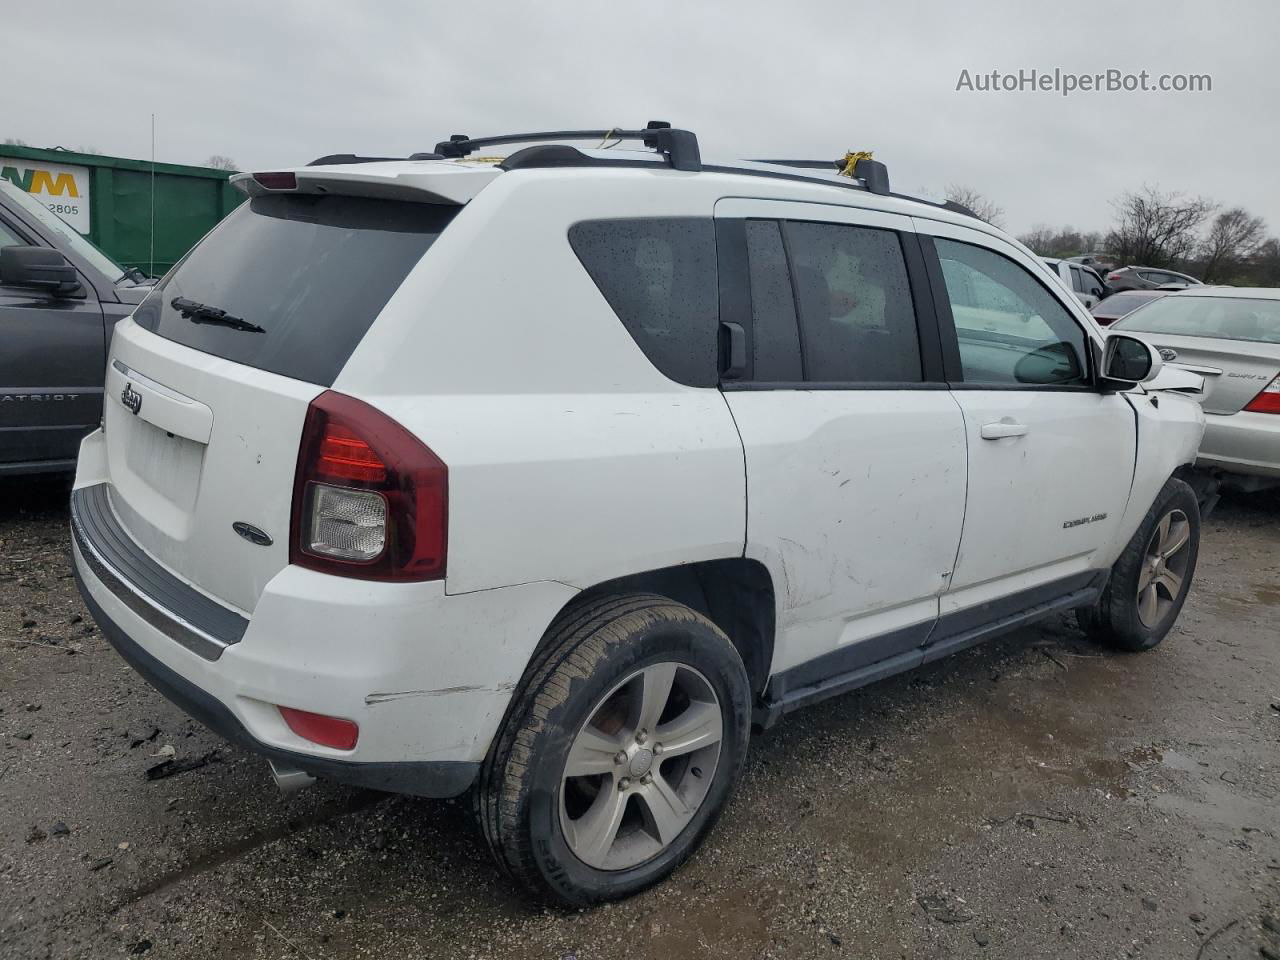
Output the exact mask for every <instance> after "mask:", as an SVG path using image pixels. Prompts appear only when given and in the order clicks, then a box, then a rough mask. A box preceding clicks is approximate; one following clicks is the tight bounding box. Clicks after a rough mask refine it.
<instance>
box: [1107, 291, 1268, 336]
mask: <svg viewBox="0 0 1280 960" xmlns="http://www.w3.org/2000/svg"><path fill="white" fill-rule="evenodd" d="M1111 329H1112V330H1135V331H1138V332H1139V333H1163V334H1166V335H1168V336H1180V337H1215V338H1219V339H1222V340H1248V341H1251V342H1253V343H1280V300H1263V299H1255V298H1251V297H1186V296H1180V297H1179V296H1174V297H1165V298H1164V299H1163V300H1161V301H1160V302H1159V303H1153V304H1151V306H1149V307H1143V308H1142V310H1140V311H1138V312H1137V313H1133V314H1130V315H1129V316H1127V317H1125V318H1124V319H1123V320H1121V321H1120V322H1118V323H1116V324H1114V325H1113V326H1112V327H1111Z"/></svg>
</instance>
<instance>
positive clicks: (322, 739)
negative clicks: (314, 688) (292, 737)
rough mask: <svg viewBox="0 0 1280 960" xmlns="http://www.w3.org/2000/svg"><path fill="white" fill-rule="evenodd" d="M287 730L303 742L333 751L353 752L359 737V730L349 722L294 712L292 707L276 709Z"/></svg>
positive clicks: (339, 718) (303, 711)
mask: <svg viewBox="0 0 1280 960" xmlns="http://www.w3.org/2000/svg"><path fill="white" fill-rule="evenodd" d="M276 709H277V710H279V711H280V716H282V717H284V722H285V723H287V724H288V725H289V729H290V730H292V731H293V732H294V733H296V734H297V735H298V736H300V737H301V738H302V739H303V740H310V741H311V742H312V743H318V744H320V745H321V746H322V747H333V749H335V750H354V749H355V747H356V740H358V739H359V737H360V728H359V727H358V726H356V725H355V723H353V722H352V721H350V720H343V719H342V718H341V717H329V716H325V714H323V713H311V712H310V711H307V710H295V709H294V708H293V707H276Z"/></svg>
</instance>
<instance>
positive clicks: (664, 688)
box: [560, 661, 724, 870]
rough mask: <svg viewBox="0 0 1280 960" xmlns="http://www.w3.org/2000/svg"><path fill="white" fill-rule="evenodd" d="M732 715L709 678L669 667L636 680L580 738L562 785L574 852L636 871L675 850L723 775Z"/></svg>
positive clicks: (563, 821) (627, 682)
mask: <svg viewBox="0 0 1280 960" xmlns="http://www.w3.org/2000/svg"><path fill="white" fill-rule="evenodd" d="M723 736H724V718H723V716H722V713H721V708H720V703H719V700H718V699H717V697H716V694H715V690H714V689H713V688H712V686H711V684H710V683H709V682H708V680H707V678H706V677H705V676H703V675H702V673H701V672H699V671H698V670H697V669H695V668H694V667H691V666H689V665H688V664H685V663H675V662H670V661H667V662H662V663H654V664H650V665H649V666H646V667H644V668H642V669H640V670H637V671H636V672H635V673H633V674H631V675H630V676H628V677H626V678H625V679H624V680H622V681H621V682H620V683H618V684H617V685H616V686H615V687H614V688H613V689H612V690H610V691H609V693H608V694H606V695H605V696H604V697H603V698H602V699H601V700H600V702H599V703H598V704H597V705H596V706H595V708H594V709H593V710H592V712H591V715H590V717H589V718H588V719H587V722H586V723H585V724H583V726H582V729H581V730H579V731H578V734H577V736H576V737H574V740H573V743H572V745H571V746H570V748H569V754H568V757H567V758H566V760H565V767H564V771H563V773H562V776H561V784H560V825H561V828H562V830H563V831H564V836H565V840H566V842H567V843H568V845H569V849H570V850H572V851H573V854H574V855H575V856H576V857H577V858H578V859H579V860H581V861H582V862H583V863H585V864H587V865H588V866H591V867H594V868H596V869H597V870H626V869H628V868H630V867H634V866H637V865H638V864H641V863H644V862H645V861H646V860H649V859H652V858H653V857H655V856H657V855H658V854H659V853H661V852H662V851H663V850H665V849H667V848H668V847H669V846H670V845H671V844H672V842H674V841H675V839H676V837H678V836H679V835H680V833H681V832H682V831H683V830H684V829H685V828H686V827H687V826H688V825H689V824H690V822H692V820H693V818H694V815H695V814H696V813H697V812H698V810H699V808H700V807H701V806H702V802H703V801H704V800H705V799H706V796H707V793H708V791H709V790H710V788H711V784H712V782H713V780H714V779H715V773H716V767H717V765H718V764H719V760H720V744H721V740H722V738H723Z"/></svg>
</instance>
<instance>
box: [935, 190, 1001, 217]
mask: <svg viewBox="0 0 1280 960" xmlns="http://www.w3.org/2000/svg"><path fill="white" fill-rule="evenodd" d="M947 199H948V200H950V201H951V202H952V203H958V204H960V206H962V207H967V208H969V209H970V210H972V211H973V212H974V214H975V215H976V216H977V217H978V219H979V220H985V221H987V223H989V224H991V225H992V226H993V227H1002V226H1004V208H1003V207H1000V206H999V205H997V204H996V203H995V202H994V201H992V200H988V199H987V198H986V197H984V196H983V195H982V194H981V193H979V192H978V191H977V190H975V189H973V187H966V186H965V185H964V184H961V183H952V184H949V185H948V186H947Z"/></svg>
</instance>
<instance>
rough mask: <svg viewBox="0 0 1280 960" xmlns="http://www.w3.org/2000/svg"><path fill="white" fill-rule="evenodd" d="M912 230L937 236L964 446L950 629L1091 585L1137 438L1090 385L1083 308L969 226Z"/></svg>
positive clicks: (1117, 409) (1118, 408) (942, 308)
mask: <svg viewBox="0 0 1280 960" xmlns="http://www.w3.org/2000/svg"><path fill="white" fill-rule="evenodd" d="M917 226H918V227H919V229H920V230H921V232H922V233H925V232H928V233H929V234H931V235H932V239H931V240H928V241H926V242H925V244H924V245H925V248H926V255H928V256H931V253H930V251H929V248H930V247H932V248H933V249H934V250H936V256H937V260H936V261H934V263H935V264H936V265H937V266H938V267H939V268H940V269H936V270H935V271H934V277H935V281H936V286H937V287H938V288H940V289H938V290H936V292H935V300H936V301H938V303H939V314H940V317H939V322H940V325H941V326H942V328H943V330H942V337H943V347H944V353H945V354H946V355H947V363H948V367H949V376H950V379H951V381H952V388H953V391H954V396H955V398H956V400H957V402H958V403H959V405H960V407H961V409H962V410H963V412H964V421H965V431H966V435H967V438H968V468H969V491H968V497H967V500H966V506H965V521H964V534H963V537H962V539H961V543H960V552H959V556H958V558H957V561H956V569H955V573H954V575H953V576H952V579H951V587H950V592H949V593H948V595H947V596H946V597H944V598H943V601H942V614H943V618H944V627H945V618H946V617H947V616H948V615H950V614H953V613H955V612H957V611H961V610H965V609H969V608H975V609H980V610H982V611H983V618H984V619H987V620H995V619H999V617H1000V616H1001V614H1002V613H1004V612H1009V613H1013V612H1017V610H1018V609H1019V608H1022V609H1025V608H1026V607H1028V606H1033V605H1035V604H1037V603H1041V602H1048V601H1051V600H1053V599H1055V598H1056V595H1061V594H1067V593H1071V592H1073V591H1074V590H1076V589H1080V588H1081V586H1082V585H1083V584H1084V583H1086V582H1088V581H1089V580H1090V579H1091V578H1092V577H1093V576H1094V573H1095V571H1096V570H1097V568H1098V566H1099V564H1100V563H1101V561H1100V559H1099V557H1098V556H1097V554H1098V553H1099V551H1100V550H1102V549H1105V548H1106V547H1107V546H1108V545H1109V544H1110V543H1111V542H1112V541H1113V540H1114V537H1115V535H1116V532H1117V530H1118V528H1119V524H1120V520H1121V516H1122V514H1123V513H1124V508H1125V505H1126V504H1127V502H1128V498H1129V488H1130V484H1131V483H1132V480H1133V470H1134V457H1135V452H1136V448H1137V435H1136V434H1137V426H1136V422H1135V418H1134V412H1133V409H1132V408H1131V407H1130V406H1129V403H1128V401H1127V400H1126V399H1125V398H1124V397H1123V396H1121V395H1119V394H1114V393H1111V394H1107V393H1103V392H1101V391H1100V390H1098V389H1097V388H1096V387H1095V386H1094V372H1093V360H1092V348H1091V341H1090V336H1089V334H1088V333H1087V332H1086V326H1085V322H1084V321H1083V320H1082V319H1081V318H1080V317H1078V316H1076V315H1075V313H1076V311H1078V310H1079V306H1078V305H1076V304H1070V301H1069V300H1068V299H1067V297H1066V296H1065V294H1064V295H1059V294H1058V293H1057V291H1055V290H1052V289H1051V288H1050V285H1049V284H1046V283H1044V282H1042V281H1041V279H1040V277H1039V271H1038V270H1035V269H1034V266H1033V261H1031V260H1030V259H1029V258H1027V257H1025V255H1024V254H1022V253H1021V251H1019V250H1017V248H1015V247H1013V246H1012V245H1011V244H1008V243H1005V242H1004V241H1002V240H999V239H998V238H995V237H992V236H989V235H986V234H979V233H977V232H976V231H972V230H968V229H966V228H963V227H957V226H953V225H949V224H941V223H934V222H932V221H923V220H921V221H917ZM948 314H950V317H949V318H948ZM946 632H948V631H946V630H945V629H944V630H941V631H940V633H946Z"/></svg>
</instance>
